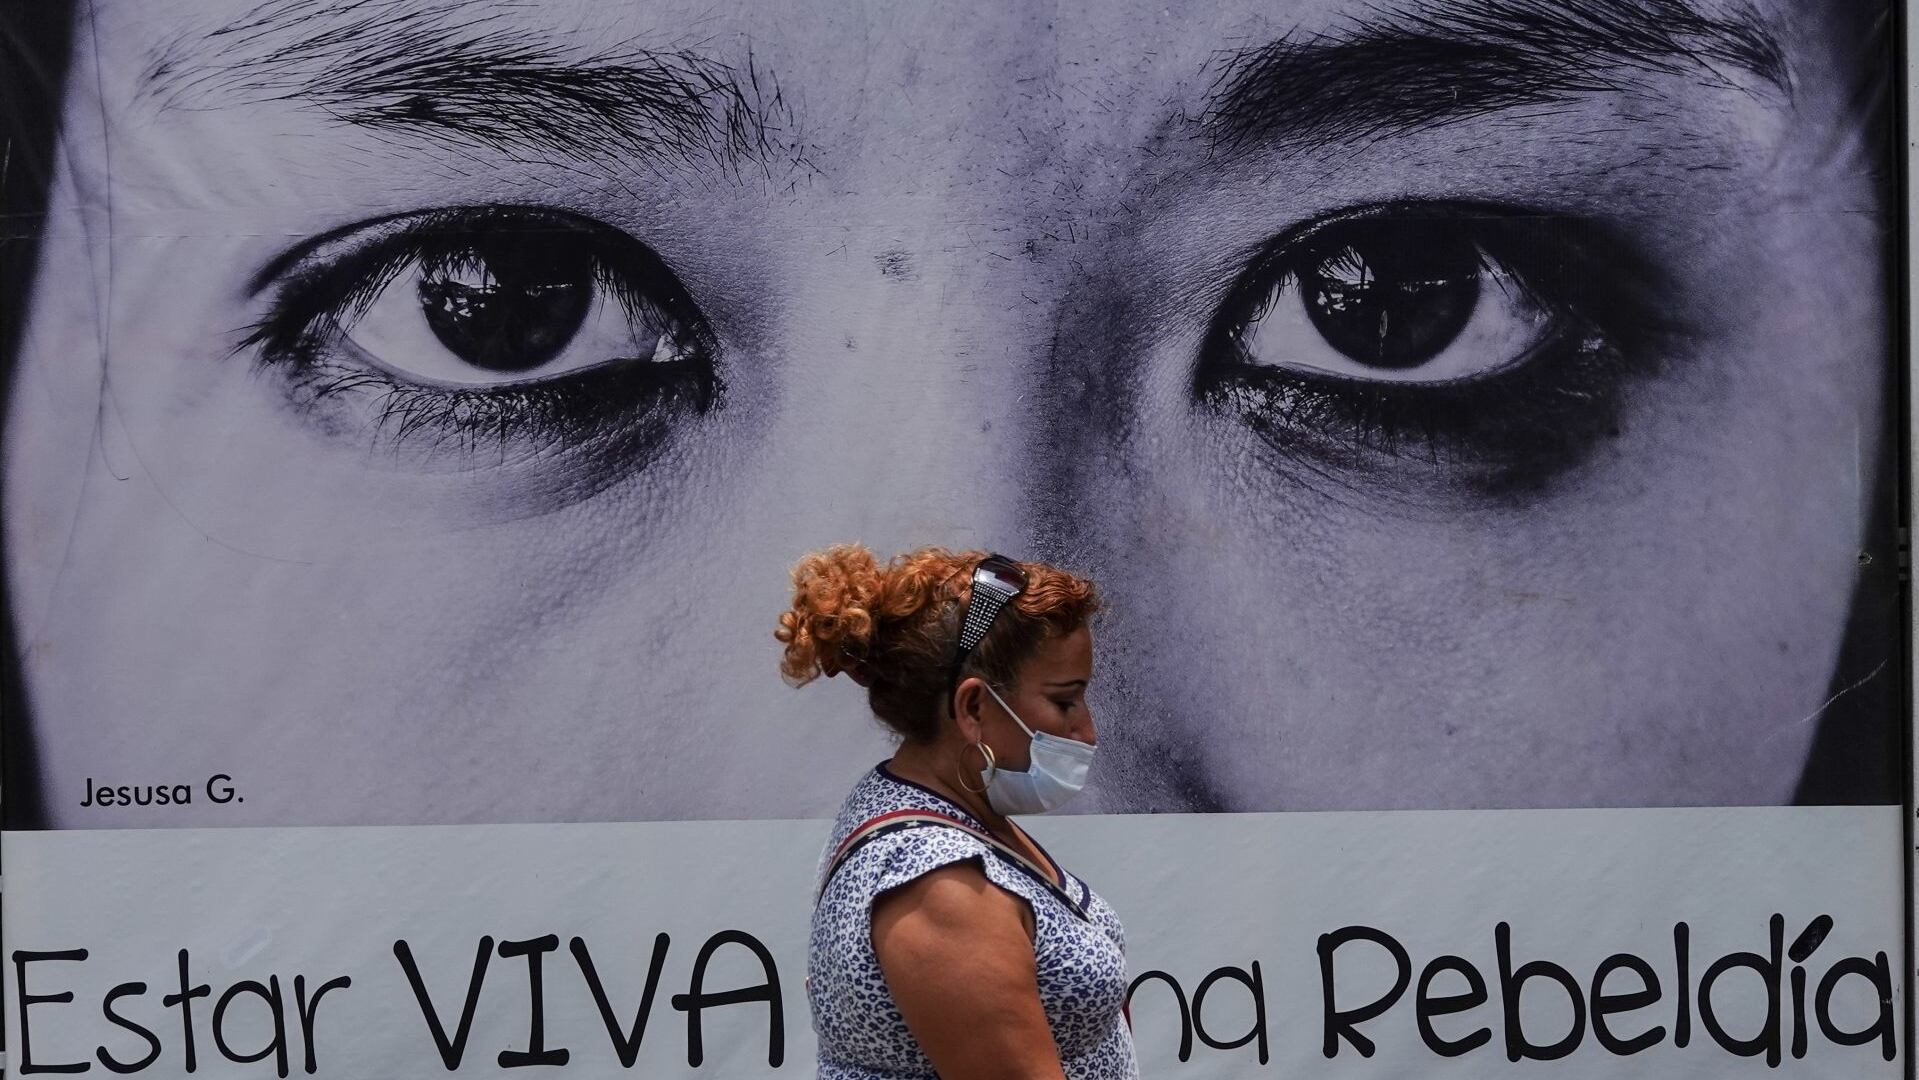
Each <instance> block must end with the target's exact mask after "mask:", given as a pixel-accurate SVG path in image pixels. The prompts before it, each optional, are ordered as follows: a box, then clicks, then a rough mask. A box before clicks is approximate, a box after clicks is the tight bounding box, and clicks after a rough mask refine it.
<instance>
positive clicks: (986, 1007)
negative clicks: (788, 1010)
mask: <svg viewBox="0 0 1919 1080" xmlns="http://www.w3.org/2000/svg"><path fill="white" fill-rule="evenodd" d="M1092 676H1093V640H1092V634H1091V633H1090V632H1089V631H1087V630H1086V629H1084V628H1082V629H1080V630H1077V631H1074V632H1073V633H1072V634H1069V635H1067V636H1065V637H1062V638H1058V639H1055V640H1053V641H1049V642H1046V643H1045V644H1044V645H1042V646H1041V647H1040V649H1039V650H1038V651H1037V652H1036V653H1035V654H1034V656H1033V657H1032V658H1031V659H1029V660H1028V661H1026V662H1025V663H1023V664H1021V665H1020V669H1019V675H1018V678H1017V680H1016V681H1015V682H1014V684H1013V686H1012V687H1010V688H1009V689H1008V690H1007V691H1005V692H1003V694H1002V696H1004V697H1005V698H1006V703H1007V704H1008V705H1010V706H1012V708H1013V711H1014V712H1016V713H1018V714H1019V718H1020V719H1021V720H1024V721H1025V722H1026V724H1027V726H1028V727H1030V728H1032V729H1033V730H1034V731H1035V732H1041V731H1044V732H1047V733H1049V734H1053V735H1058V736H1061V737H1063V738H1068V739H1074V740H1076V741H1079V742H1087V743H1096V742H1097V736H1096V734H1095V732H1094V730H1093V719H1092V714H1091V712H1090V710H1089V709H1088V708H1087V706H1086V699H1085V692H1086V687H1087V684H1088V682H1089V681H1090V680H1091V679H1092ZM978 742H984V743H985V744H986V745H988V746H990V747H992V748H993V753H994V757H995V760H997V761H998V762H1000V763H1001V764H1002V765H1004V766H1006V767H1008V768H1013V769H1018V770H1023V769H1025V768H1026V767H1027V765H1028V763H1029V761H1030V758H1029V756H1028V750H1029V748H1030V746H1031V740H1029V739H1028V738H1027V736H1026V735H1025V733H1024V732H1022V731H1020V730H1019V727H1018V726H1017V725H1016V724H1014V723H1013V721H1012V719H1011V718H1010V717H1008V716H1007V715H1006V711H1005V710H1004V709H1002V708H1000V707H999V705H998V704H997V703H995V702H994V701H993V699H992V697H991V696H990V695H988V694H987V693H986V692H985V691H984V690H983V689H982V684H981V682H980V680H978V679H976V678H969V679H966V680H965V681H963V682H962V683H961V684H960V685H959V687H958V688H957V689H956V690H955V692H954V698H953V709H952V712H951V713H949V714H948V716H946V717H943V718H942V721H941V724H940V734H939V737H938V738H937V739H935V740H934V741H932V742H929V743H924V744H921V743H908V744H905V745H903V746H902V747H901V748H900V750H899V752H898V753H896V754H894V755H893V758H892V760H891V761H890V762H889V763H888V764H889V765H890V766H891V768H892V770H893V771H894V772H895V773H896V774H897V775H899V776H902V777H904V778H906V779H909V780H913V781H915V782H917V783H921V784H925V785H926V786H928V787H931V788H933V789H934V790H935V791H938V792H940V793H941V794H943V795H945V796H946V797H947V798H949V799H952V800H953V801H954V802H956V803H958V804H959V805H961V806H962V807H965V808H966V809H967V810H968V811H969V812H970V813H972V814H973V815H974V816H975V817H977V818H979V820H980V821H981V822H983V823H984V824H986V825H987V827H988V828H990V829H991V830H992V831H993V833H994V834H995V835H996V836H998V837H999V838H1000V839H1001V840H1002V841H1004V842H1006V843H1008V844H1010V845H1012V846H1014V847H1015V848H1019V849H1024V852H1025V854H1026V855H1027V857H1028V858H1029V859H1031V860H1033V861H1034V862H1036V863H1038V864H1039V865H1041V866H1045V865H1046V864H1047V863H1046V859H1045V856H1044V854H1043V853H1042V852H1041V851H1040V850H1039V849H1038V847H1037V846H1035V845H1034V844H1033V842H1032V840H1031V839H1030V838H1028V837H1027V836H1026V834H1025V833H1024V832H1023V831H1021V830H1020V829H1019V828H1018V827H1017V826H1015V825H1014V824H1013V823H1012V822H1011V821H1010V820H1008V819H1007V818H1005V817H1004V816H1002V815H1000V814H998V813H996V812H995V811H994V810H993V809H992V806H991V804H990V803H988V802H987V800H986V798H985V796H984V795H982V794H980V793H978V792H975V791H973V790H972V788H976V787H980V786H982V785H981V782H980V779H979V776H978V774H979V765H980V759H981V755H980V754H979V752H978V751H977V750H974V749H972V746H973V744H975V743H978ZM969 762H970V764H969ZM962 779H964V780H965V781H966V785H969V786H962V785H961V784H960V782H959V781H960V780H962ZM873 950H874V953H875V955H877V956H878V957H879V961H880V969H881V970H882V971H883V972H884V973H885V974H886V985H887V989H888V990H890V991H891V992H892V994H893V999H894V1001H895V1002H896V1003H897V1004H898V1005H899V1008H900V1014H901V1015H902V1016H903V1017H905V1019H906V1026H907V1028H908V1029H910V1030H911V1031H912V1033H913V1037H914V1039H916V1040H918V1042H919V1044H920V1047H921V1048H922V1049H923V1050H924V1051H925V1052H926V1056H927V1058H928V1059H929V1060H931V1061H932V1062H933V1066H934V1068H935V1069H937V1070H938V1071H939V1074H940V1075H941V1076H951V1077H1008V1078H1012V1077H1036V1078H1037V1077H1056V1076H1062V1075H1064V1074H1063V1073H1062V1072H1061V1071H1060V1064H1059V1054H1058V1050H1057V1049H1056V1048H1055V1047H1054V1045H1053V1037H1052V1031H1051V1029H1050V1028H1049V1027H1048V1026H1047V1023H1046V1014H1045V1011H1044V1009H1043V1008H1042V1007H1041V1005H1040V999H1039V988H1038V982H1037V978H1038V976H1037V974H1036V972H1035V968H1034V960H1033V912H1032V909H1031V908H1030V907H1028V906H1027V904H1026V902H1025V900H1023V899H1021V898H1019V897H1016V896H1014V895H1013V894H1011V893H1008V892H1005V891H1004V890H1002V889H1000V888H999V887H998V886H996V885H994V884H992V883H991V882H990V881H988V880H987V877H986V874H985V873H984V872H983V871H982V870H981V869H980V868H979V866H978V865H977V864H975V863H970V862H969V863H959V864H955V865H952V866H947V867H942V868H941V869H939V870H935V871H933V872H931V873H929V874H926V875H923V876H921V877H919V878H916V879H914V880H913V881H912V882H910V883H908V884H906V885H904V886H901V887H900V888H898V889H895V890H893V891H891V892H888V893H885V894H883V895H881V896H880V897H879V898H878V899H876V900H875V901H874V903H873Z"/></svg>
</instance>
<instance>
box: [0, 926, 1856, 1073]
mask: <svg viewBox="0 0 1919 1080" xmlns="http://www.w3.org/2000/svg"><path fill="white" fill-rule="evenodd" d="M86 958H87V950H85V949H61V950H59V951H57V952H28V951H27V950H25V949H15V950H13V990H14V993H13V999H14V1000H15V1001H17V1002H19V1003H20V1004H19V1016H20V1073H21V1075H23V1076H24V1075H26V1074H27V1073H77V1072H86V1071H87V1070H88V1069H90V1068H92V1067H93V1063H92V1062H90V1061H72V1062H66V1063H63V1064H60V1065H41V1064H38V1063H36V1062H35V1061H34V1060H33V1040H32V1039H31V1038H30V1035H29V1030H28V1028H27V1006H29V1005H39V1004H41V1003H43V1002H44V1003H47V1004H54V1005H59V1004H65V1003H66V1002H69V1001H72V1000H73V991H71V990H62V991H60V992H59V993H57V994H29V993H27V965H28V964H36V963H39V962H41V961H43V960H70V961H72V962H74V963H80V962H81V961H84V960H85V959H86ZM1822 989H1823V988H1822Z"/></svg>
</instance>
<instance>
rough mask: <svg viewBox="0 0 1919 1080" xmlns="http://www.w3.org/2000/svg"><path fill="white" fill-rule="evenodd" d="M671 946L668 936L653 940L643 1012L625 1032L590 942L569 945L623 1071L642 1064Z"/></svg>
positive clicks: (641, 996) (643, 998) (574, 940)
mask: <svg viewBox="0 0 1919 1080" xmlns="http://www.w3.org/2000/svg"><path fill="white" fill-rule="evenodd" d="M671 942H672V939H671V938H668V937H667V936H666V935H665V934H660V935H658V936H656V937H655V938H654V939H653V959H652V960H651V961H650V962H649V963H648V964H647V967H646V985H645V987H643V988H642V989H641V990H640V1011H639V1012H638V1013H636V1014H635V1015H634V1017H633V1026H632V1027H630V1028H627V1029H626V1030H624V1031H622V1030H621V1029H620V1021H619V1018H618V1017H616V1016H614V1015H613V1005H612V1003H611V1002H609V1001H608V1000H607V998H606V986H605V984H604V983H602V982H601V981H600V973H599V971H597V970H596V969H595V968H594V967H593V954H592V953H589V952H587V949H586V942H584V941H582V940H580V939H579V938H574V939H573V940H571V941H569V942H567V949H568V951H570V952H571V953H572V954H573V961H574V962H575V963H577V964H579V965H580V974H581V975H582V976H584V977H585V978H586V987H587V989H589V990H591V991H593V1003H594V1004H595V1005H598V1006H599V1007H600V1022H601V1023H603V1024H605V1025H606V1035H607V1038H609V1039H612V1040H613V1052H614V1053H615V1054H617V1055H619V1058H620V1066H621V1067H622V1068H627V1069H630V1068H632V1067H633V1063H634V1062H635V1061H637V1060H639V1057H640V1044H641V1043H642V1042H643V1041H644V1040H645V1039H646V1021H647V1018H648V1017H650V1016H652V1015H653V995H654V993H655V992H657V991H658V990H659V988H660V969H661V968H663V967H665V966H666V951H667V948H668V947H669V946H670V945H671Z"/></svg>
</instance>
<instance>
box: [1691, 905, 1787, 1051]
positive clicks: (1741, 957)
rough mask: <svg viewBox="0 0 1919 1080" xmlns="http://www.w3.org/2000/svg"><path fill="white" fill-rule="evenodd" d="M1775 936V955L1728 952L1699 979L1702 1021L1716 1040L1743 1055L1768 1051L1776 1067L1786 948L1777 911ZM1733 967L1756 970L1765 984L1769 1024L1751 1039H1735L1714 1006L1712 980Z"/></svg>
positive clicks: (1782, 920) (1772, 923)
mask: <svg viewBox="0 0 1919 1080" xmlns="http://www.w3.org/2000/svg"><path fill="white" fill-rule="evenodd" d="M1769 925H1770V927H1771V936H1772V955H1771V956H1770V957H1766V956H1761V955H1759V954H1758V953H1754V952H1736V953H1729V954H1727V955H1725V956H1722V957H1720V958H1719V959H1717V960H1715V961H1713V964H1712V966H1711V967H1709V968H1707V969H1706V974H1705V975H1703V976H1702V977H1701V978H1700V980H1699V1022H1700V1023H1701V1024H1703V1025H1705V1028H1706V1032H1707V1034H1709V1035H1711V1036H1712V1038H1713V1041H1714V1042H1716V1043H1718V1044H1719V1045H1720V1046H1723V1047H1725V1048H1726V1049H1727V1050H1729V1051H1731V1052H1733V1053H1735V1054H1738V1055H1739V1056H1740V1057H1758V1056H1759V1055H1761V1054H1764V1055H1766V1064H1767V1065H1769V1066H1772V1067H1774V1068H1777V1067H1778V1065H1779V976H1780V960H1781V958H1782V957H1783V956H1784V955H1785V951H1786V920H1785V918H1784V917H1782V916H1779V915H1774V916H1773V917H1772V919H1771V920H1769ZM1734 968H1747V969H1749V970H1751V971H1753V972H1754V973H1756V974H1757V975H1758V976H1759V978H1760V980H1761V981H1762V982H1764V983H1765V986H1766V1025H1765V1027H1763V1028H1761V1029H1760V1031H1759V1034H1757V1035H1755V1036H1753V1037H1752V1038H1750V1039H1735V1038H1733V1037H1732V1036H1731V1035H1728V1034H1727V1033H1726V1029H1725V1027H1724V1026H1723V1025H1721V1024H1720V1023H1719V1016H1718V1014H1717V1013H1716V1012H1715V1011H1714V1010H1713V1007H1712V988H1713V984H1714V983H1716V982H1718V981H1719V977H1720V976H1721V975H1724V974H1725V973H1727V972H1728V971H1731V970H1733V969H1734Z"/></svg>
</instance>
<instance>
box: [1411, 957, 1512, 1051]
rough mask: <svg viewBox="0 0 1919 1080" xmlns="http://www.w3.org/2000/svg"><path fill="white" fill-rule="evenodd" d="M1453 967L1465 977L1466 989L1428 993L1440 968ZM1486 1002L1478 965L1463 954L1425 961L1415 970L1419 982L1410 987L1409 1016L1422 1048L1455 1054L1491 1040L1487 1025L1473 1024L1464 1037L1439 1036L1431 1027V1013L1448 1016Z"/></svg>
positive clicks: (1441, 969)
mask: <svg viewBox="0 0 1919 1080" xmlns="http://www.w3.org/2000/svg"><path fill="white" fill-rule="evenodd" d="M1447 971H1457V972H1459V973H1460V974H1461V975H1464V976H1465V977H1466V992H1465V993H1463V994H1444V995H1438V996H1435V995H1434V994H1433V993H1432V986H1433V980H1434V979H1437V978H1438V977H1439V976H1440V974H1441V973H1442V972H1447ZM1484 1004H1486V980H1485V979H1484V978H1482V977H1481V976H1480V974H1479V969H1478V968H1476V967H1474V966H1472V965H1471V964H1469V963H1467V962H1466V958H1465V957H1463V956H1440V957H1436V958H1434V960H1433V962H1432V963H1430V964H1427V965H1426V967H1425V969H1424V970H1422V971H1421V972H1420V973H1419V984H1418V985H1417V986H1416V987H1414V988H1413V1016H1414V1018H1415V1019H1416V1020H1417V1021H1418V1022H1419V1038H1420V1041H1421V1042H1424V1043H1425V1044H1426V1048H1427V1049H1428V1050H1431V1051H1432V1052H1433V1053H1435V1054H1438V1055H1439V1056H1441V1057H1458V1056H1459V1055H1461V1054H1465V1053H1470V1052H1472V1051H1474V1050H1477V1049H1479V1048H1480V1047H1482V1046H1484V1045H1486V1044H1487V1043H1489V1042H1491V1041H1492V1038H1493V1033H1492V1029H1491V1028H1487V1027H1477V1028H1474V1029H1473V1030H1471V1031H1469V1032H1467V1033H1466V1035H1465V1037H1464V1038H1459V1039H1446V1038H1441V1037H1440V1034H1439V1032H1437V1031H1435V1030H1434V1029H1433V1017H1435V1016H1450V1015H1451V1014H1453V1013H1462V1012H1466V1011H1467V1010H1469V1009H1476V1008H1478V1007H1480V1006H1481V1005H1484Z"/></svg>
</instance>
